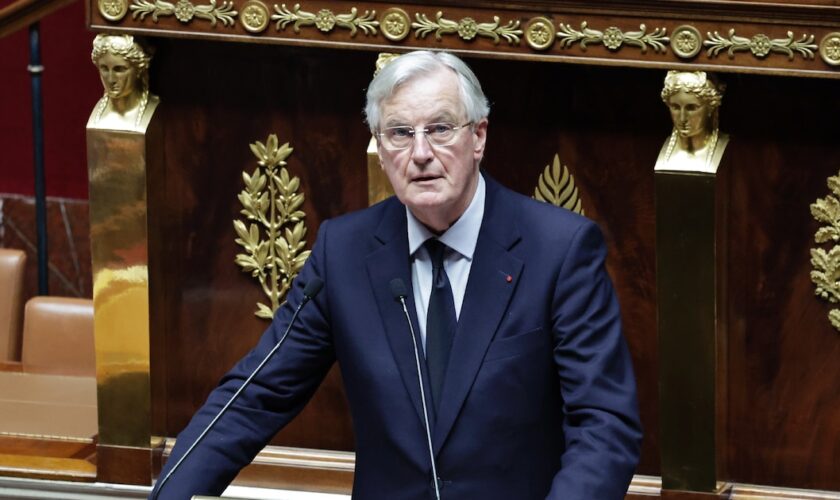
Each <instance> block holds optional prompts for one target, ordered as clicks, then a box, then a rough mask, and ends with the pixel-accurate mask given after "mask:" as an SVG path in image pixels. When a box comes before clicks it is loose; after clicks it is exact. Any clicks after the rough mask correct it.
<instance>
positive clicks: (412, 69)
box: [365, 50, 490, 131]
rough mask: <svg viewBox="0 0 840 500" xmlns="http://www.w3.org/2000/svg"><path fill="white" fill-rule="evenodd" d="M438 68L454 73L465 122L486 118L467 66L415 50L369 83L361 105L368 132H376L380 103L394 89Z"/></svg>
mask: <svg viewBox="0 0 840 500" xmlns="http://www.w3.org/2000/svg"><path fill="white" fill-rule="evenodd" d="M441 68H448V69H450V70H452V71H454V72H455V75H456V76H457V77H458V89H459V91H460V93H461V103H462V105H463V107H464V113H465V114H466V117H467V119H468V120H469V121H471V122H478V121H480V120H481V119H482V118H486V117H487V115H488V114H489V113H490V104H489V103H488V102H487V97H485V96H484V92H483V91H482V90H481V84H480V83H479V82H478V78H476V76H475V73H473V72H472V70H471V69H470V68H469V66H467V65H466V63H464V61H462V60H461V59H459V58H458V57H456V56H454V55H452V54H450V53H448V52H431V51H428V50H418V51H415V52H409V53H407V54H403V55H401V56H399V57H395V58H394V59H392V60H391V61H389V62H388V63H387V64H386V65H385V67H384V68H382V70H381V71H380V72H379V73H378V74H377V75H376V76H374V77H373V80H371V82H370V85H369V86H368V90H367V103H366V104H365V117H366V119H367V123H368V125H369V126H370V129H371V131H376V130H378V129H379V120H380V119H381V113H380V111H381V109H380V108H381V106H382V102H383V101H385V100H386V99H388V98H389V97H391V96H392V95H394V93H395V92H396V91H397V89H398V88H399V87H400V86H401V85H403V84H404V83H406V82H408V81H409V80H411V79H413V78H416V77H417V76H420V75H428V74H430V73H433V72H435V71H437V70H439V69H441Z"/></svg>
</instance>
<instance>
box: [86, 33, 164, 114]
mask: <svg viewBox="0 0 840 500" xmlns="http://www.w3.org/2000/svg"><path fill="white" fill-rule="evenodd" d="M90 57H91V60H92V61H93V64H94V65H95V66H96V68H97V69H98V70H99V77H100V79H101V80H102V86H103V87H104V89H105V95H103V96H102V98H101V99H99V102H98V103H97V104H96V107H95V108H94V109H93V113H92V114H91V116H90V120H88V128H97V129H108V130H133V131H142V129H143V128H145V123H147V122H148V119H149V117H150V116H151V114H152V112H153V111H154V108H155V107H157V104H158V98H157V96H153V95H151V94H150V93H149V63H150V61H151V59H152V56H151V54H150V53H149V51H147V50H146V49H144V48H143V47H142V46H141V45H140V44H139V43H137V42H136V41H135V40H134V37H132V36H130V35H96V38H95V39H94V40H93V52H92V53H91V56H90ZM144 118H145V123H144Z"/></svg>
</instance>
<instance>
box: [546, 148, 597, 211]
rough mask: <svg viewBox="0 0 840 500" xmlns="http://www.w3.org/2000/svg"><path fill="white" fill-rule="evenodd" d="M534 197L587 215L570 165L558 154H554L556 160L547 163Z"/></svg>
mask: <svg viewBox="0 0 840 500" xmlns="http://www.w3.org/2000/svg"><path fill="white" fill-rule="evenodd" d="M534 199H536V200H539V201H544V202H546V203H551V204H552V205H555V206H558V207H563V208H565V209H568V210H571V211H573V212H577V213H579V214H580V215H586V214H585V212H584V210H583V207H582V206H581V202H580V196H578V189H577V186H575V178H574V176H573V175H572V174H571V172H569V167H567V166H566V165H562V164H561V163H560V156H559V155H557V154H555V155H554V162H553V163H552V164H551V165H546V167H545V169H544V170H543V173H542V175H540V179H539V181H538V182H537V187H536V188H535V189H534Z"/></svg>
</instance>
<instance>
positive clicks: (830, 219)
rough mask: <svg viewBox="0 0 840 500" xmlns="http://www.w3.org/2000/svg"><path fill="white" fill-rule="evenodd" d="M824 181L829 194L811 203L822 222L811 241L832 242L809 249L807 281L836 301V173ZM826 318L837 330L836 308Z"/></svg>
mask: <svg viewBox="0 0 840 500" xmlns="http://www.w3.org/2000/svg"><path fill="white" fill-rule="evenodd" d="M827 184H828V188H829V189H830V190H831V194H829V195H828V196H826V197H825V198H818V199H817V201H815V202H814V203H812V204H811V215H812V216H813V217H814V219H815V220H816V221H817V222H819V223H821V224H823V226H822V227H820V228H819V229H818V230H817V232H816V234H815V235H814V241H816V242H817V243H818V244H823V243H833V244H834V246H832V247H831V248H829V249H828V250H826V249H825V248H820V247H817V248H812V249H811V266H812V268H813V269H812V271H811V281H812V282H813V283H814V285H815V287H816V288H815V290H814V293H815V294H816V295H817V296H818V297H820V298H821V299H823V300H827V301H828V302H829V303H832V304H837V303H838V302H840V244H838V243H840V174H838V175H835V176H831V177H829V178H828V180H827ZM828 319H829V322H831V325H832V326H833V327H834V328H835V329H836V330H838V331H840V309H832V310H831V311H829V313H828Z"/></svg>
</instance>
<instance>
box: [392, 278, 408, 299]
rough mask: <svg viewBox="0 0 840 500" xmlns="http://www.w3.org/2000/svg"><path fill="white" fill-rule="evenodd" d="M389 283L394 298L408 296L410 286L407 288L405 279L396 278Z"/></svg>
mask: <svg viewBox="0 0 840 500" xmlns="http://www.w3.org/2000/svg"><path fill="white" fill-rule="evenodd" d="M389 285H390V286H391V295H393V296H394V300H400V299H404V298H406V297H408V288H406V286H405V283H404V282H403V280H401V279H399V278H394V279H392V280H391V282H390V283H389Z"/></svg>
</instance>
